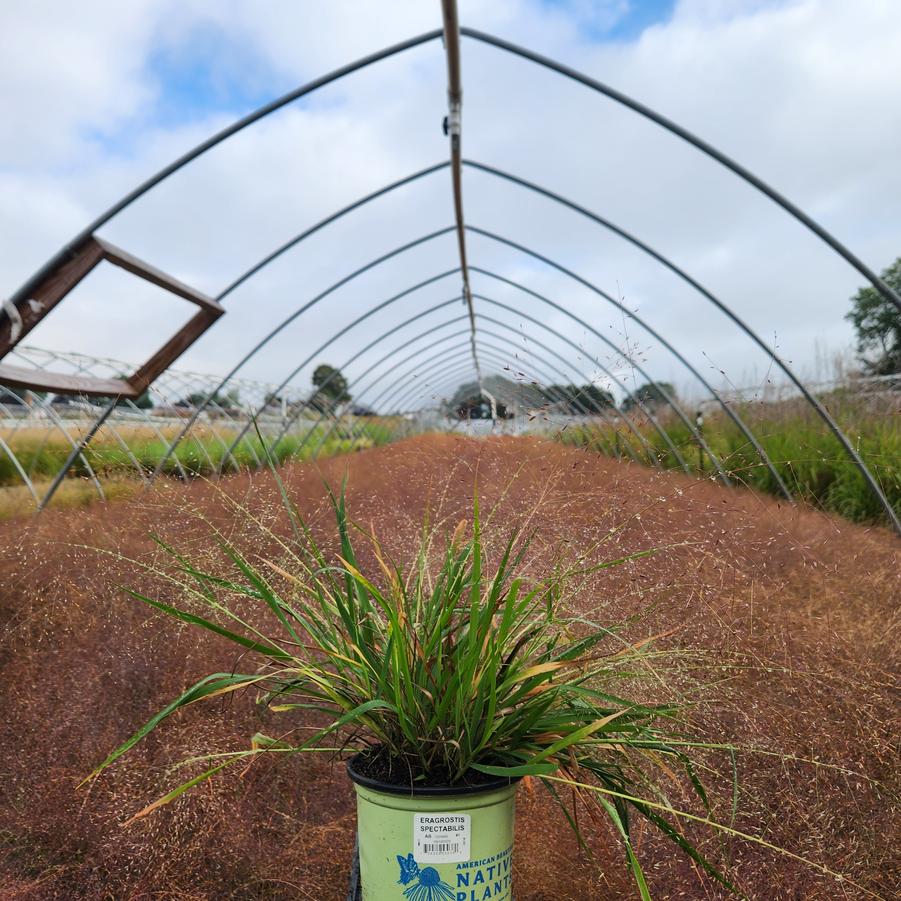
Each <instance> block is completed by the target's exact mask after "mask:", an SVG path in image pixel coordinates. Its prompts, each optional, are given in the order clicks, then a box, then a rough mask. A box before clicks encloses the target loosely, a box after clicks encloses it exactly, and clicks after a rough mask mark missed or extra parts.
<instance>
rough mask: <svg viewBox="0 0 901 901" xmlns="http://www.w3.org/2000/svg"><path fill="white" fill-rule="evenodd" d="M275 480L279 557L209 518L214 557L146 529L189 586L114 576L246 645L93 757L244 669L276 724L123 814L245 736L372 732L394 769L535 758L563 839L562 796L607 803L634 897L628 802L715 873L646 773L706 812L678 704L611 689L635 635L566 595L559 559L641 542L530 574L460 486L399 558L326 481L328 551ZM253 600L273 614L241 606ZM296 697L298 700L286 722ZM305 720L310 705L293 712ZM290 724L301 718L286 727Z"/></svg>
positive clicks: (290, 750)
mask: <svg viewBox="0 0 901 901" xmlns="http://www.w3.org/2000/svg"><path fill="white" fill-rule="evenodd" d="M277 478H278V476H277V474H276V479H277ZM279 485H280V487H281V488H282V494H283V499H284V500H285V503H286V505H287V507H288V510H289V513H290V516H291V524H292V528H293V539H292V540H281V539H279V542H280V546H281V548H282V549H283V551H284V554H282V555H281V556H280V557H279V562H278V563H275V562H272V561H270V560H266V559H263V558H261V557H256V556H254V557H253V559H250V558H249V556H248V555H244V554H242V553H241V552H240V551H239V550H238V549H237V548H236V547H235V546H234V544H233V543H231V542H230V541H228V540H226V538H225V537H224V536H223V535H221V534H218V533H217V540H218V543H219V547H220V550H221V553H222V555H224V558H225V563H226V565H227V569H228V570H229V571H230V572H227V573H225V574H223V573H219V572H211V571H210V570H209V567H201V566H200V565H199V564H197V565H195V563H193V562H192V561H191V560H189V559H188V558H187V557H185V556H183V555H182V554H180V553H179V552H178V551H177V550H175V549H174V548H170V547H168V546H167V545H163V546H164V547H166V550H167V551H168V552H169V553H170V554H171V556H172V559H173V561H174V563H175V566H176V570H177V572H176V574H175V575H174V576H170V579H171V580H172V582H173V584H174V585H176V586H177V590H178V592H179V594H180V595H181V596H183V597H185V598H188V599H190V601H189V602H188V603H183V604H182V605H181V606H178V607H176V606H172V605H170V604H168V603H166V602H163V601H161V600H157V599H153V598H150V597H148V596H146V595H143V594H140V593H138V592H134V591H132V592H130V593H131V594H132V595H133V596H134V597H136V598H138V599H139V600H141V601H143V602H145V603H147V604H149V605H151V606H152V607H154V608H156V609H158V610H160V611H162V612H164V613H166V614H168V615H170V616H172V617H175V618H176V619H179V620H181V621H183V622H186V623H189V624H191V625H193V626H197V627H200V628H202V629H207V630H210V631H212V632H214V633H216V634H218V635H220V636H223V637H225V638H227V639H229V640H231V641H232V642H234V643H235V644H237V645H238V646H240V648H241V649H242V659H243V660H244V661H248V660H251V659H255V660H256V662H257V664H258V665H257V666H256V667H255V668H251V669H252V671H250V672H245V673H236V672H230V673H214V674H211V675H208V676H206V677H205V678H203V679H201V680H200V681H199V682H198V683H196V684H195V685H194V686H192V687H191V688H190V689H188V690H187V691H186V692H185V693H184V694H182V695H181V696H180V697H178V698H177V699H175V700H174V701H173V702H172V703H171V704H169V705H168V706H167V707H165V708H164V709H163V710H162V711H160V712H159V713H158V714H157V715H156V716H154V717H153V718H152V719H151V720H150V721H149V722H147V723H146V724H145V725H144V726H143V727H142V728H141V729H139V730H138V732H136V733H135V734H134V735H133V736H132V737H131V738H130V739H129V740H128V741H126V742H125V743H124V744H123V745H121V746H120V747H119V748H117V749H116V750H115V751H114V752H113V753H112V754H110V756H109V757H108V758H107V759H106V760H105V761H104V762H103V763H102V764H101V765H100V766H99V767H97V769H96V770H95V771H94V773H93V774H92V776H95V775H97V774H98V773H99V772H100V771H101V770H103V769H104V768H105V767H107V766H109V765H110V764H112V763H113V762H114V761H115V760H117V759H118V758H119V757H120V756H121V755H123V754H124V753H125V752H126V751H128V750H129V748H131V747H133V746H134V745H135V744H136V743H137V742H139V741H140V740H141V739H142V738H143V737H144V736H146V735H147V734H148V733H149V732H150V731H151V730H153V729H154V728H155V727H156V726H158V725H159V724H160V723H161V722H162V721H163V720H164V719H165V718H167V717H168V716H170V715H172V714H173V713H175V712H176V711H178V710H179V709H180V708H181V707H184V706H185V705H187V704H191V703H193V702H195V701H199V700H203V699H208V698H213V697H217V696H220V695H223V694H227V693H229V692H233V691H235V690H238V689H242V688H247V687H251V686H252V687H254V688H255V689H256V690H257V691H258V692H259V697H258V700H259V703H260V704H261V705H265V707H266V708H268V709H269V710H271V711H275V712H282V713H286V714H288V717H289V719H292V720H293V722H292V724H291V725H290V726H289V727H288V731H287V733H286V734H280V735H279V737H278V738H275V737H270V736H267V735H263V734H261V733H257V734H256V735H254V736H253V738H252V741H251V746H250V748H249V749H243V750H237V751H234V752H231V753H227V754H219V755H211V756H208V757H206V758H203V760H205V761H206V767H205V768H204V771H203V772H202V773H201V774H200V775H197V776H194V777H193V778H191V779H190V780H188V781H187V782H184V783H183V784H181V785H179V786H178V787H177V788H176V789H174V790H173V791H171V792H169V793H168V794H167V795H166V796H164V797H163V798H160V799H159V800H158V801H156V802H154V803H153V804H151V805H149V806H148V807H147V808H145V809H144V810H143V811H141V812H140V813H139V814H137V815H136V817H135V818H137V817H138V816H143V815H144V814H147V813H150V812H151V811H152V810H154V809H156V808H158V807H160V806H162V805H163V804H166V803H168V802H170V801H172V800H174V799H175V798H177V797H179V796H180V795H181V794H182V793H184V792H185V791H187V790H188V789H190V788H191V787H193V786H195V785H197V784H198V783H200V782H202V781H204V780H205V779H208V778H209V777H211V776H212V775H214V774H216V773H218V772H219V771H221V770H222V769H224V768H225V767H227V766H229V765H231V764H233V763H236V762H239V761H242V760H243V761H247V760H248V758H254V757H256V756H257V755H262V754H295V753H300V752H305V751H314V750H331V751H338V750H354V751H359V750H365V749H370V750H372V749H376V750H377V751H378V753H379V754H382V755H387V756H388V758H389V759H390V760H391V762H392V764H393V765H395V766H396V768H397V769H396V771H397V772H398V773H402V774H405V777H406V779H407V780H408V784H412V785H415V784H416V783H417V782H420V783H421V782H430V783H431V784H434V783H435V782H436V781H440V782H442V783H444V784H447V785H451V786H453V785H458V784H459V785H463V784H467V783H471V782H473V781H477V779H478V775H479V774H487V775H490V776H501V777H509V778H519V777H535V778H536V779H538V780H540V781H541V782H542V783H543V784H544V785H545V786H546V787H547V789H548V790H549V791H550V793H551V795H552V796H553V797H554V798H555V799H556V800H557V801H558V803H559V804H560V806H561V808H562V809H563V811H564V813H565V815H566V817H567V819H568V820H569V822H570V824H571V825H572V826H573V828H574V829H576V832H577V835H578V836H579V839H580V841H582V840H583V834H584V829H585V824H584V820H583V822H582V823H581V824H580V823H579V814H578V811H577V809H581V810H583V811H587V813H588V817H589V821H590V822H592V823H596V822H598V821H599V820H600V819H604V818H605V819H607V820H608V821H609V822H610V823H612V824H613V827H614V829H615V832H616V833H617V834H618V836H619V837H620V839H621V840H622V843H623V845H624V848H625V853H626V856H627V859H628V864H629V866H630V867H631V869H632V873H633V876H634V879H635V882H636V885H637V887H638V890H639V893H640V895H641V897H643V898H649V897H650V895H649V893H648V888H647V885H646V882H645V877H644V874H643V872H642V868H641V865H640V863H639V860H638V857H637V856H636V852H635V850H634V848H633V844H632V840H631V835H632V825H633V821H634V820H635V818H636V817H639V818H641V819H642V820H645V821H647V822H649V823H650V824H651V825H652V826H654V827H656V829H657V830H659V832H661V833H662V834H663V835H664V836H666V838H668V839H670V840H671V841H672V842H673V843H675V845H677V846H678V847H679V848H680V849H681V850H682V851H683V852H685V853H686V854H687V855H689V856H690V857H691V858H692V859H693V860H694V862H695V863H696V864H698V865H700V866H701V867H702V868H703V869H704V870H706V871H707V872H708V873H709V874H711V875H712V876H714V877H715V878H716V879H717V880H719V881H720V882H722V883H723V884H724V885H727V886H729V887H730V888H731V886H730V884H729V882H728V880H727V879H726V878H725V876H723V875H722V874H721V873H720V872H719V870H717V869H716V868H715V867H714V866H713V864H711V863H710V862H709V861H708V860H707V859H706V858H705V857H704V856H703V855H702V854H701V853H700V852H699V851H698V849H697V848H696V847H695V846H694V845H692V844H691V843H690V842H689V840H688V839H687V838H686V837H685V836H684V834H683V832H682V831H681V829H679V828H678V827H677V826H676V825H674V824H673V823H672V822H671V818H672V815H676V816H678V815H679V811H676V810H674V809H673V808H672V807H671V805H670V803H669V802H668V801H667V795H666V792H665V790H664V788H663V786H664V784H666V783H667V782H669V783H670V790H671V785H672V782H673V781H677V782H679V783H683V784H684V786H683V787H685V788H686V789H687V790H688V791H690V792H691V793H693V794H694V796H695V797H696V799H697V800H698V803H699V804H700V805H701V806H702V807H703V808H704V810H703V812H702V815H700V816H695V817H692V818H693V819H696V820H701V821H703V822H709V820H708V816H709V806H708V800H707V795H706V792H705V790H704V787H703V785H702V783H701V781H700V780H699V778H698V776H697V775H696V772H695V769H694V767H693V766H692V763H691V760H690V758H689V756H688V754H687V752H688V750H689V749H690V748H691V746H692V743H691V742H690V741H687V740H686V739H685V736H684V735H682V734H681V733H679V732H678V731H677V729H678V724H679V721H678V719H677V715H678V707H677V706H676V705H674V704H671V703H662V704H649V703H640V702H638V701H634V700H628V699H626V698H624V697H622V696H621V695H620V693H619V691H618V689H617V686H619V685H622V684H624V683H627V682H629V681H630V680H632V679H636V680H638V681H640V676H641V674H642V669H643V667H644V665H645V661H644V657H645V655H646V653H647V649H648V647H649V646H650V644H651V639H644V640H642V641H639V642H637V643H634V644H632V643H630V642H629V641H628V640H627V639H626V638H625V637H624V635H623V631H624V628H625V624H619V625H613V626H605V625H602V624H598V623H594V622H591V621H590V620H588V619H586V618H585V617H575V616H570V615H567V613H566V610H565V608H566V603H565V601H566V595H567V591H568V586H569V585H570V584H571V582H572V580H573V579H575V578H586V577H590V576H591V575H592V574H593V573H595V572H596V571H599V570H602V569H605V568H607V567H610V566H614V565H616V564H619V563H622V562H625V561H627V560H630V559H633V558H634V557H640V556H644V555H645V554H647V553H650V552H649V551H643V552H641V553H639V554H635V555H632V556H631V557H626V558H622V559H621V560H616V561H611V562H607V563H602V564H599V565H587V564H585V563H584V558H579V560H577V561H575V563H574V564H572V565H569V566H564V565H562V564H560V563H558V564H556V565H555V566H553V567H552V570H551V572H550V573H549V574H547V575H545V576H544V577H543V578H540V579H534V578H530V577H528V576H527V575H526V572H525V565H526V563H527V556H528V552H529V548H530V540H529V538H528V536H525V535H523V534H521V533H520V532H518V531H515V530H514V531H513V533H512V534H511V535H510V536H509V537H508V538H507V540H506V541H505V542H504V545H503V547H502V549H500V548H499V549H498V550H499V553H498V554H497V555H496V556H497V560H496V562H493V563H491V562H490V555H489V554H488V553H486V549H485V546H484V539H483V531H482V523H481V520H480V515H479V508H478V503H477V502H476V503H475V504H474V509H473V515H472V517H471V520H469V521H464V522H462V523H460V526H459V527H458V528H457V529H456V531H454V532H453V534H451V535H449V536H444V537H442V538H441V540H440V541H439V536H438V533H437V532H436V531H435V530H432V531H429V530H428V529H423V533H422V540H421V542H420V546H419V548H418V552H417V554H416V556H415V559H414V561H413V563H412V564H411V565H409V566H408V567H403V566H400V565H398V564H397V563H395V562H394V561H393V560H391V559H390V558H389V556H388V555H387V554H386V553H385V552H384V549H383V548H382V547H381V545H380V543H379V541H378V539H377V538H376V536H375V535H373V534H366V533H363V532H362V530H357V527H355V526H354V525H353V524H352V523H351V522H350V521H349V519H348V516H347V511H346V506H345V498H344V490H343V488H342V490H341V492H340V494H339V495H337V496H335V495H334V494H332V493H331V492H329V495H330V498H331V501H332V505H333V509H334V513H335V517H336V523H337V537H338V540H339V542H340V553H338V554H336V555H334V556H330V555H328V554H327V553H326V552H325V551H324V550H323V549H322V548H321V547H320V546H319V544H318V543H317V542H316V540H315V539H314V537H313V534H312V532H311V530H310V528H309V527H308V526H307V524H306V523H305V522H304V520H303V519H302V518H301V517H300V515H299V514H298V513H297V510H296V508H295V507H294V506H293V504H291V503H290V501H289V500H288V498H287V495H286V493H285V491H284V488H283V487H282V486H281V483H280V482H279ZM357 531H359V532H360V533H361V534H363V535H364V537H365V540H366V541H367V543H368V545H369V548H368V549H369V552H370V553H369V554H368V557H369V558H371V559H372V560H373V561H374V563H373V564H372V566H371V568H368V567H367V566H365V565H364V564H363V563H361V562H360V558H358V555H357V553H356V551H355V548H354V540H352V536H354V535H355V532H357ZM269 537H273V536H272V535H271V533H270V534H269ZM160 543H161V544H162V542H160ZM203 608H205V609H203ZM198 609H203V613H204V615H200V614H199V613H198V612H195V610H198ZM261 611H262V612H263V613H266V614H267V617H266V618H267V619H268V620H269V621H270V622H271V625H272V627H273V628H272V629H271V630H267V631H265V632H264V631H263V630H261V629H260V628H258V627H257V626H256V625H254V624H253V623H254V622H257V621H259V613H260V612H261ZM245 666H246V663H245ZM292 714H293V716H292ZM298 717H300V718H305V719H304V720H303V723H304V724H303V726H300V725H299V724H298V722H297V719H298ZM323 717H324V719H323ZM309 721H313V722H316V723H318V724H321V723H323V722H324V723H325V724H324V725H317V726H316V727H315V728H311V727H310V726H309ZM297 733H302V734H303V735H304V736H305V737H304V738H303V739H302V740H300V739H298V740H296V741H292V736H294V735H295V734H297ZM335 744H337V745H338V747H334V745H335ZM679 771H681V777H680V776H679V775H678V772H679ZM563 789H566V791H565V795H564V793H563V792H562V790H563ZM564 796H565V797H566V798H567V801H566V802H565V801H564ZM570 798H571V799H572V803H571V804H569V803H568V799H570ZM668 817H669V818H668Z"/></svg>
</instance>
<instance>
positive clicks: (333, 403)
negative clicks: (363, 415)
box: [310, 363, 350, 412]
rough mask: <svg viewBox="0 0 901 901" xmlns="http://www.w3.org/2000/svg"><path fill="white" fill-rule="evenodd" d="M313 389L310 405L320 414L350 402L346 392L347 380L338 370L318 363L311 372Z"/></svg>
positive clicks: (348, 393) (348, 394)
mask: <svg viewBox="0 0 901 901" xmlns="http://www.w3.org/2000/svg"><path fill="white" fill-rule="evenodd" d="M313 387H314V388H315V389H316V390H315V391H314V393H313V397H312V398H311V399H310V405H311V406H313V407H315V408H316V409H317V410H320V411H321V412H328V411H329V410H334V409H335V407H337V406H339V405H340V404H346V403H348V402H349V401H350V392H349V391H348V390H347V379H346V378H345V377H344V375H343V374H342V372H341V370H340V369H335V367H334V366H329V364H328V363H320V364H319V365H318V366H317V367H316V369H315V370H314V371H313Z"/></svg>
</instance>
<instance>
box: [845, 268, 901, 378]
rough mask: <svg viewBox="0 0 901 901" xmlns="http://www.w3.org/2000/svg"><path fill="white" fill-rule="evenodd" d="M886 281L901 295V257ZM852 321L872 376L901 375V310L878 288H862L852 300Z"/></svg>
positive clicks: (884, 276) (862, 357)
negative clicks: (900, 373) (897, 373)
mask: <svg viewBox="0 0 901 901" xmlns="http://www.w3.org/2000/svg"><path fill="white" fill-rule="evenodd" d="M882 280H883V281H884V282H885V283H886V284H887V285H888V286H889V287H890V288H892V289H893V290H894V291H895V292H896V293H898V294H901V257H898V259H897V260H895V262H894V263H892V265H891V266H889V267H888V269H886V270H884V271H883V273H882ZM851 304H852V306H851V312H850V313H848V314H847V315H846V316H845V318H846V319H848V320H850V321H851V323H852V324H853V325H854V330H855V331H856V332H857V356H858V358H859V359H860V361H861V363H863V365H864V369H865V370H866V372H868V373H869V374H870V375H893V374H894V373H896V372H901V310H899V309H898V308H897V307H896V306H895V305H894V304H893V303H892V302H891V301H890V300H888V299H887V298H885V297H883V296H882V295H881V294H880V293H879V292H878V291H877V290H876V289H875V288H873V287H869V288H861V289H860V290H859V291H858V292H857V293H856V294H855V295H854V296H853V297H852V298H851Z"/></svg>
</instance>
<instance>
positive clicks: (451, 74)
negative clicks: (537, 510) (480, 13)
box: [441, 0, 482, 394]
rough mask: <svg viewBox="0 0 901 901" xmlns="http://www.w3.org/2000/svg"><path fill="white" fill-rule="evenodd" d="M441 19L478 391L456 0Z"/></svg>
mask: <svg viewBox="0 0 901 901" xmlns="http://www.w3.org/2000/svg"><path fill="white" fill-rule="evenodd" d="M441 15H442V18H443V20H444V52H445V56H446V57H447V118H446V119H445V120H444V122H445V125H444V128H445V132H446V133H447V135H448V137H449V138H450V160H451V182H452V184H453V189H454V219H455V221H456V223H457V249H458V251H459V254H460V269H461V273H462V277H463V302H464V303H465V304H466V308H467V310H468V312H469V328H470V330H471V332H472V334H471V342H472V361H473V363H474V364H475V368H476V379H477V381H478V383H479V393H480V394H481V392H482V370H481V367H480V366H479V355H478V353H477V351H476V316H475V310H474V309H473V306H472V290H471V289H470V287H469V266H468V264H467V260H466V228H465V226H464V219H463V149H462V130H463V118H462V113H463V83H462V79H461V75H460V20H459V18H458V16H457V3H456V0H441Z"/></svg>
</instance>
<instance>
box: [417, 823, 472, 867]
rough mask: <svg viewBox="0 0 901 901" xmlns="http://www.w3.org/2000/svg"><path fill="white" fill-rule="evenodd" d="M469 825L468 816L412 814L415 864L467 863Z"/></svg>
mask: <svg viewBox="0 0 901 901" xmlns="http://www.w3.org/2000/svg"><path fill="white" fill-rule="evenodd" d="M471 833H472V826H471V823H470V816H469V814H468V813H416V814H414V815H413V857H414V858H415V859H416V862H417V863H420V862H421V863H460V862H462V861H465V860H469V846H470V835H471Z"/></svg>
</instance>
